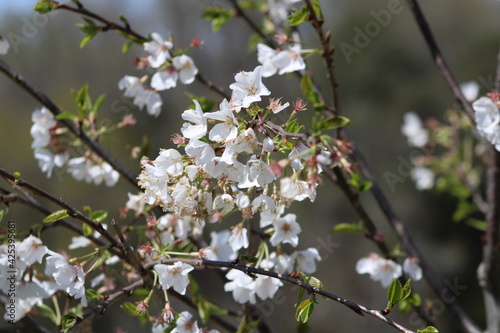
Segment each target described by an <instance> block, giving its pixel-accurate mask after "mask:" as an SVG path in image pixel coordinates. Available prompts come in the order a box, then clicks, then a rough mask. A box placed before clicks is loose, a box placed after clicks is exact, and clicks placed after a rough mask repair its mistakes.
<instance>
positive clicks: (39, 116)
mask: <svg viewBox="0 0 500 333" xmlns="http://www.w3.org/2000/svg"><path fill="white" fill-rule="evenodd" d="M31 119H32V121H33V125H32V126H31V130H30V132H31V136H32V137H33V143H32V144H31V148H33V150H34V156H35V159H36V160H37V161H38V166H39V167H40V170H42V172H44V173H46V174H47V177H50V176H51V175H52V171H53V169H54V167H58V168H62V167H64V166H66V171H67V172H68V173H69V174H71V175H72V176H73V178H74V179H76V180H78V181H82V180H84V181H86V182H87V183H94V184H95V185H100V184H101V183H105V184H106V185H107V186H114V185H115V184H116V182H117V181H118V178H119V174H118V172H117V171H115V170H114V169H113V168H112V167H111V166H110V165H109V164H108V163H107V162H104V161H102V160H101V159H100V158H98V157H96V156H95V155H94V154H92V153H90V152H89V153H88V154H86V156H80V157H75V158H71V159H70V154H69V151H68V148H67V147H68V144H67V143H66V142H65V139H67V138H66V137H65V135H66V133H67V130H66V129H65V127H63V126H61V125H60V124H59V123H58V121H57V120H56V119H55V118H54V115H53V114H52V113H51V112H50V111H49V110H48V109H47V108H41V109H39V110H35V111H34V112H33V114H32V116H31Z"/></svg>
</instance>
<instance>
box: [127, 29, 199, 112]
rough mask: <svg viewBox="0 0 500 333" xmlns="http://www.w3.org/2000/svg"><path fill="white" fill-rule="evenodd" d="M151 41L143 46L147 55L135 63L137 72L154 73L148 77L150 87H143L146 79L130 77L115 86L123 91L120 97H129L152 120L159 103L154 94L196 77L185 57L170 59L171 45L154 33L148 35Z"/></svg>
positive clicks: (189, 59)
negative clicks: (143, 109) (146, 69)
mask: <svg viewBox="0 0 500 333" xmlns="http://www.w3.org/2000/svg"><path fill="white" fill-rule="evenodd" d="M151 38H152V40H151V41H149V42H146V43H144V50H145V51H146V52H147V56H145V57H141V58H139V59H138V60H137V65H138V67H139V68H140V69H145V68H150V69H154V70H155V71H156V73H155V74H153V76H152V77H151V82H150V87H147V86H145V85H144V83H145V82H146V81H147V80H148V76H144V77H143V78H139V77H135V76H130V75H126V76H125V77H123V78H122V79H121V80H120V82H118V87H119V88H120V90H125V92H124V95H125V96H126V97H130V98H133V102H134V104H135V105H137V106H138V107H139V108H140V109H142V108H144V107H146V110H147V112H148V114H150V115H152V116H155V117H156V116H158V115H159V114H160V112H161V106H162V104H163V102H162V99H161V97H160V95H159V94H158V91H162V90H166V89H171V88H174V87H175V86H176V85H177V81H178V80H179V81H181V83H183V84H190V83H192V82H193V81H194V79H195V77H196V74H198V68H197V67H196V65H195V64H194V62H193V59H191V57H189V56H188V55H186V54H180V55H177V56H172V54H171V52H172V49H173V46H174V45H173V43H172V42H171V41H169V40H164V39H163V37H162V36H161V35H160V34H158V33H156V32H154V33H152V34H151ZM193 46H194V47H197V45H193Z"/></svg>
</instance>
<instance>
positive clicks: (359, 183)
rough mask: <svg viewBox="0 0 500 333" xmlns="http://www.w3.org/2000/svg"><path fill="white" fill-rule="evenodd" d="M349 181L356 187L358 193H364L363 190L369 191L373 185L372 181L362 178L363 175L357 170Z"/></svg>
mask: <svg viewBox="0 0 500 333" xmlns="http://www.w3.org/2000/svg"><path fill="white" fill-rule="evenodd" d="M348 183H349V184H350V185H351V186H352V187H354V189H355V190H356V191H357V192H358V193H363V192H366V191H368V190H369V189H370V188H371V187H372V185H373V183H372V182H370V181H365V180H363V179H362V178H361V175H360V174H359V173H357V172H355V173H353V174H352V175H351V178H350V179H349V180H348Z"/></svg>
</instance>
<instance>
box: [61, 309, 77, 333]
mask: <svg viewBox="0 0 500 333" xmlns="http://www.w3.org/2000/svg"><path fill="white" fill-rule="evenodd" d="M77 319H78V317H77V316H76V315H75V314H73V313H68V314H65V315H64V320H63V322H62V329H63V332H64V333H67V332H69V330H70V329H71V328H72V327H73V325H75V323H76V321H77Z"/></svg>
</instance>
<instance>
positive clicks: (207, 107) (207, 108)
mask: <svg viewBox="0 0 500 333" xmlns="http://www.w3.org/2000/svg"><path fill="white" fill-rule="evenodd" d="M184 94H185V95H186V96H187V97H189V99H190V100H191V101H192V100H193V99H195V100H197V101H198V103H200V107H201V110H202V111H203V112H211V111H213V110H215V108H217V107H218V104H217V102H215V101H214V100H213V99H210V98H208V97H204V96H198V95H195V94H193V93H191V92H189V91H186V92H185V93H184ZM195 107H196V106H195V105H194V103H191V104H190V105H189V108H190V109H195Z"/></svg>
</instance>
